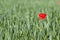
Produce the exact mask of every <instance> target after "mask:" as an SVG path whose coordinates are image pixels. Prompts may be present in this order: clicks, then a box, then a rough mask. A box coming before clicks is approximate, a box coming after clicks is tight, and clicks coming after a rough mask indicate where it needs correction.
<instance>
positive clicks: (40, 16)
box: [38, 13, 47, 20]
mask: <svg viewBox="0 0 60 40" xmlns="http://www.w3.org/2000/svg"><path fill="white" fill-rule="evenodd" d="M38 16H39V18H40V19H41V20H44V19H45V18H46V16H47V14H46V13H39V14H38Z"/></svg>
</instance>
